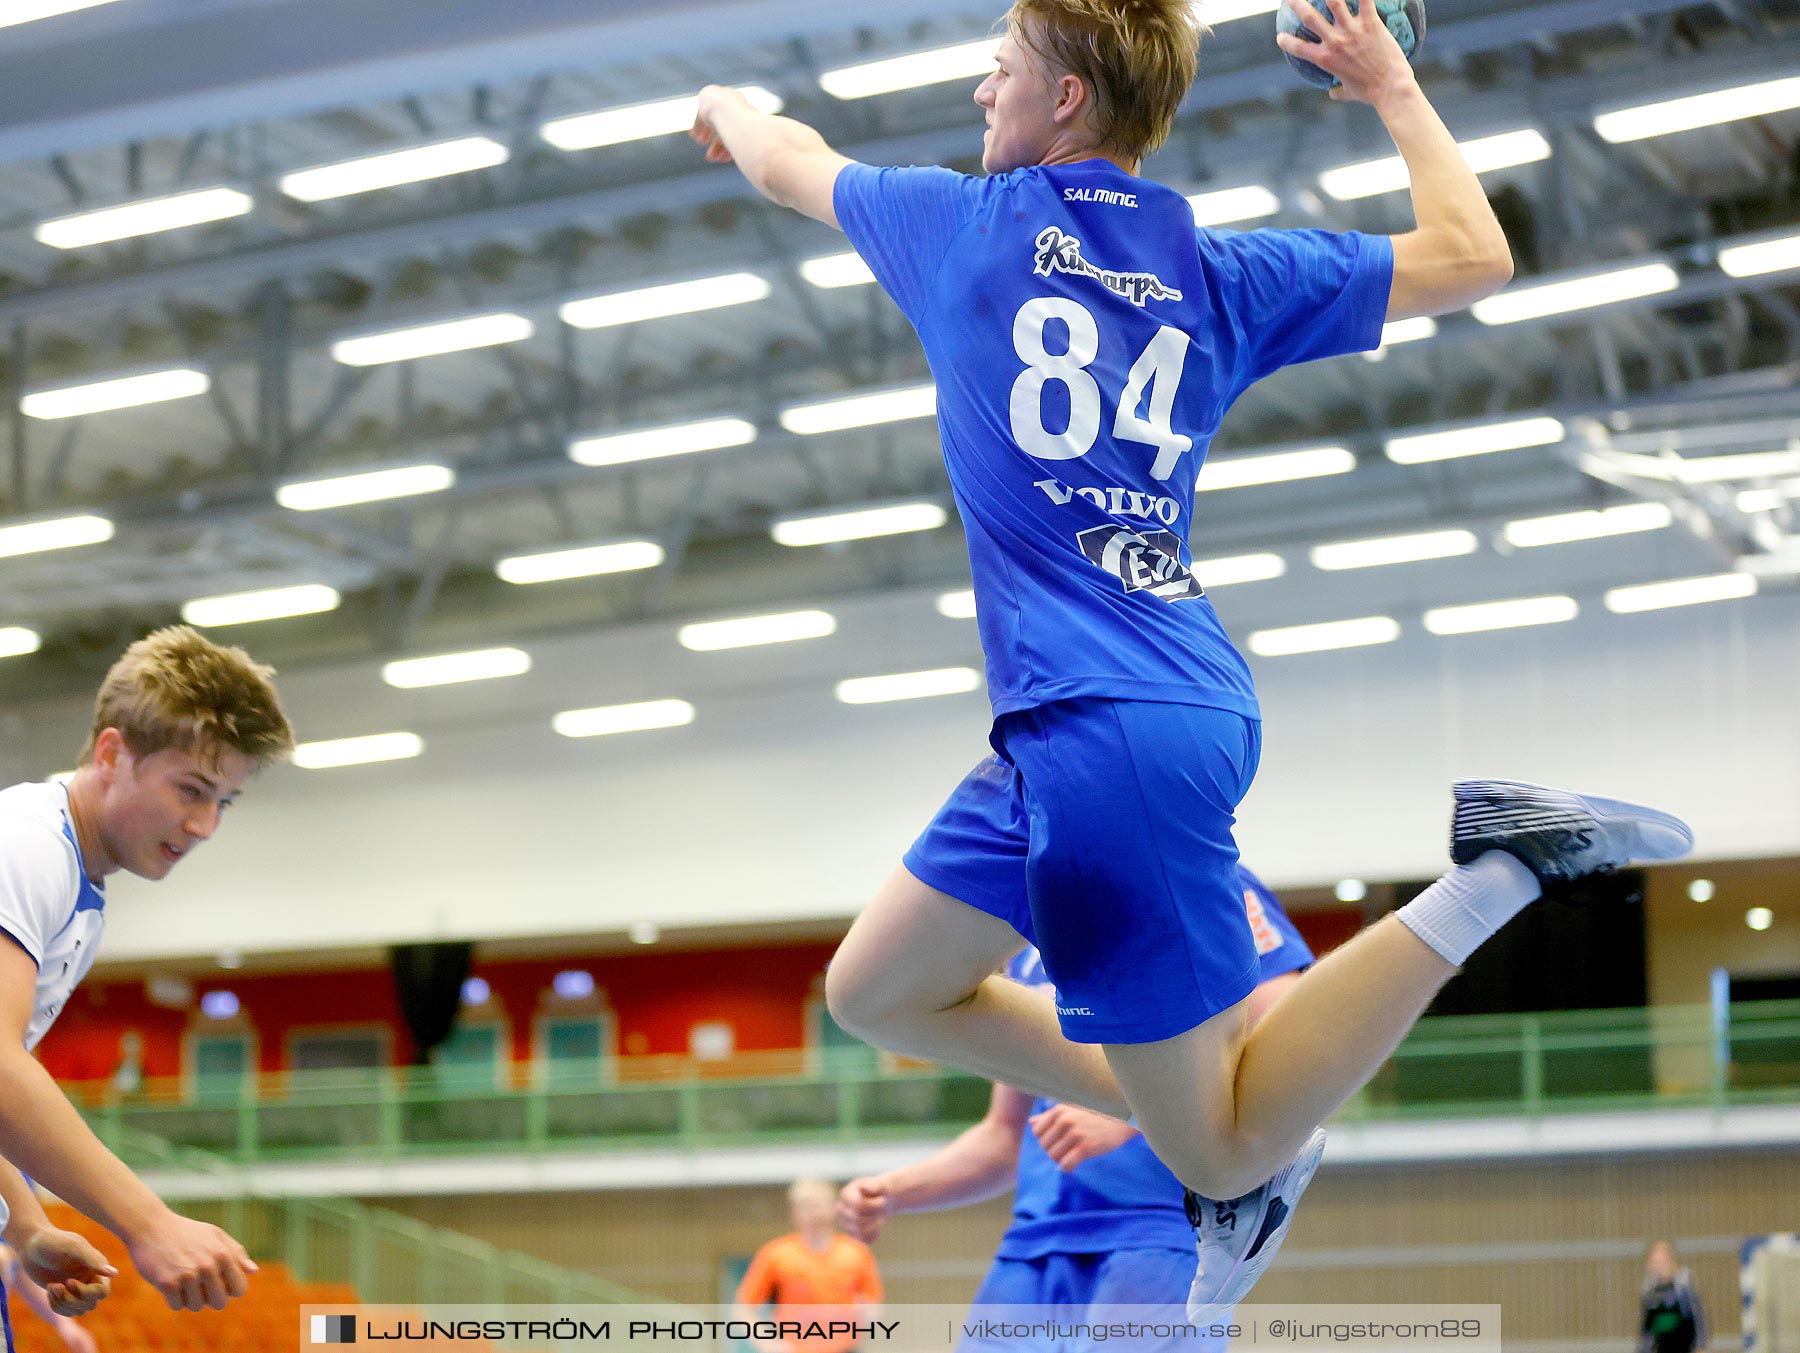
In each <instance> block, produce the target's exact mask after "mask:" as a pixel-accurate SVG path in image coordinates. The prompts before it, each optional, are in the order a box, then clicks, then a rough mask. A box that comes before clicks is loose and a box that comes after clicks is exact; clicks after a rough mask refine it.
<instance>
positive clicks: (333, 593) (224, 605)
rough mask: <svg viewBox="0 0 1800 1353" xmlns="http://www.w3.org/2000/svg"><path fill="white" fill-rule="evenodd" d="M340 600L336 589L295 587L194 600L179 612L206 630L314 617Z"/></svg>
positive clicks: (185, 618) (309, 585) (310, 586)
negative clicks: (222, 626) (295, 616)
mask: <svg viewBox="0 0 1800 1353" xmlns="http://www.w3.org/2000/svg"><path fill="white" fill-rule="evenodd" d="M340 600H341V598H340V597H339V596H338V593H337V589H336V588H333V587H326V586H325V585H324V584H323V583H303V584H301V585H300V586H298V587H269V588H264V589H262V590H260V591H256V592H232V593H229V594H228V595H226V596H221V597H197V598H195V599H194V600H193V601H190V602H188V603H187V605H185V606H183V607H182V608H181V618H182V619H183V620H185V621H187V623H188V624H190V625H198V626H200V627H201V628H202V629H206V628H208V627H210V626H213V625H251V624H255V623H256V622H257V621H259V620H285V619H287V618H288V617H289V616H294V615H318V614H319V613H320V612H321V611H335V610H336V609H337V607H338V602H339V601H340Z"/></svg>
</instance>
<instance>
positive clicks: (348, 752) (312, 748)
mask: <svg viewBox="0 0 1800 1353" xmlns="http://www.w3.org/2000/svg"><path fill="white" fill-rule="evenodd" d="M424 750H425V739H424V738H422V737H420V736H419V735H418V734H417V733H374V734H371V735H370V736H368V737H363V738H334V739H332V740H331V741H329V742H303V743H301V744H300V745H299V746H298V747H296V748H294V764H295V765H296V766H298V767H300V768H301V769H302V770H331V769H333V768H335V767H338V766H366V765H369V764H371V763H373V762H376V761H405V760H407V759H408V758H409V757H414V756H418V755H419V754H420V753H421V752H423V751H424Z"/></svg>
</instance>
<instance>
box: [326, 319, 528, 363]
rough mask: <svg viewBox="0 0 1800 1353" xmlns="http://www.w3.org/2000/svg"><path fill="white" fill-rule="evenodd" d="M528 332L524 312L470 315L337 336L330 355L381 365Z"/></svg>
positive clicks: (510, 338) (518, 337) (490, 343)
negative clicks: (433, 322)
mask: <svg viewBox="0 0 1800 1353" xmlns="http://www.w3.org/2000/svg"><path fill="white" fill-rule="evenodd" d="M531 335H532V325H531V321H530V320H528V319H526V318H525V316H523V315H509V314H500V315H470V316H469V317H468V318H466V319H453V320H445V321H444V322H442V323H439V324H421V325H417V326H415V327H413V328H410V329H391V330H389V331H387V332H386V333H379V334H364V335H362V336H360V337H358V338H340V339H339V340H338V341H337V342H335V343H333V344H332V345H331V355H332V357H333V358H335V359H336V360H337V361H340V362H342V363H343V364H344V365H345V366H381V365H384V364H385V363H388V362H410V361H412V360H413V359H415V358H418V357H435V356H437V355H439V354H440V353H446V352H467V351H469V350H470V349H471V348H491V347H494V346H495V345H497V344H500V343H518V342H520V341H522V340H524V339H527V338H530V337H531Z"/></svg>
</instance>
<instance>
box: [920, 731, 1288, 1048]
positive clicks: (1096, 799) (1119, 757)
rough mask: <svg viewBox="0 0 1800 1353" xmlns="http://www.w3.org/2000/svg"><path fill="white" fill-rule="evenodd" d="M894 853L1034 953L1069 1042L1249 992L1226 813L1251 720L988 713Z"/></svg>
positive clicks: (1251, 740) (1195, 1017) (1201, 1013)
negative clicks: (957, 780) (982, 744)
mask: <svg viewBox="0 0 1800 1353" xmlns="http://www.w3.org/2000/svg"><path fill="white" fill-rule="evenodd" d="M994 741H995V743H996V745H997V746H998V747H1000V748H1001V749H1002V752H1003V755H1002V757H999V758H992V759H990V760H988V761H984V762H983V763H982V764H981V765H979V766H977V767H976V768H975V770H974V771H973V772H971V774H970V775H969V776H968V777H967V778H966V779H965V780H964V781H963V783H962V784H961V785H960V786H959V787H958V788H957V790H956V791H955V793H953V794H952V795H951V796H950V799H949V801H948V802H946V803H945V804H944V806H943V808H942V809H940V810H939V812H938V815H937V817H936V818H934V819H933V820H932V822H931V825H930V826H928V827H927V828H926V829H925V831H924V832H923V833H922V834H921V835H920V837H919V839H918V840H917V841H915V842H914V843H913V846H912V849H910V850H909V851H907V853H906V856H905V860H904V863H905V865H906V868H907V869H908V870H909V871H910V872H911V873H912V875H913V876H914V877H915V878H917V879H918V880H919V881H920V882H922V883H925V884H927V885H928V886H930V887H933V888H936V889H937V890H938V891H940V892H944V893H948V894H949V895H950V896H951V897H954V898H956V899H958V900H959V901H962V902H966V903H967V904H969V905H970V906H972V907H975V908H977V909H979V910H981V911H985V912H987V913H988V914H989V915H991V916H995V917H998V918H999V919H1000V920H1002V921H1005V922H1007V924H1009V925H1011V926H1012V927H1013V929H1015V930H1017V931H1018V932H1019V934H1021V935H1022V936H1024V937H1025V938H1026V939H1027V940H1029V941H1031V942H1032V943H1033V944H1035V945H1036V946H1037V947H1038V950H1039V952H1040V953H1041V954H1042V955H1043V959H1044V968H1045V971H1046V973H1047V975H1048V976H1049V978H1050V980H1051V982H1053V983H1054V984H1055V986H1056V990H1057V1012H1058V1014H1059V1016H1060V1017H1061V1021H1062V1028H1063V1033H1064V1035H1065V1036H1066V1037H1068V1038H1069V1039H1070V1040H1071V1041H1073V1042H1077V1043H1152V1042H1156V1041H1158V1040H1159V1039H1164V1038H1173V1037H1174V1036H1175V1035H1177V1034H1181V1033H1186V1032H1187V1031H1188V1030H1189V1029H1192V1028H1194V1027H1195V1026H1197V1025H1199V1024H1203V1023H1204V1022H1205V1021H1207V1020H1208V1019H1211V1018H1212V1017H1213V1016H1214V1015H1216V1014H1218V1013H1219V1012H1220V1011H1221V1010H1226V1009H1229V1008H1230V1007H1231V1006H1233V1005H1236V1004H1237V1003H1238V1002H1239V1001H1241V1000H1243V999H1244V997H1246V996H1248V995H1249V994H1250V992H1251V990H1252V989H1253V988H1254V987H1255V986H1256V984H1257V982H1258V980H1259V978H1260V973H1259V965H1258V962H1257V943H1256V940H1255V938H1254V937H1253V935H1252V932H1251V928H1250V922H1249V920H1248V918H1247V917H1246V915H1245V911H1244V888H1243V886H1242V884H1241V883H1240V880H1239V874H1238V855H1237V846H1236V844H1235V843H1234V842H1233V841H1232V839H1231V829H1232V826H1233V825H1234V823H1235V821H1236V819H1235V818H1234V817H1233V812H1234V810H1235V809H1236V807H1237V805H1238V803H1239V801H1240V800H1241V799H1242V798H1243V796H1244V794H1245V793H1246V791H1248V790H1249V788H1250V781H1251V779H1252V777H1254V775H1255V774H1256V763H1257V759H1258V757H1259V756H1260V754H1261V749H1262V725H1261V724H1260V723H1259V722H1257V721H1256V720H1254V719H1246V718H1245V717H1244V716H1243V715H1241V714H1236V713H1233V712H1231V711H1229V710H1221V709H1210V708H1207V707H1206V706H1203V705H1169V704H1152V703H1149V702H1144V701H1121V700H1093V699H1079V700H1059V701H1057V702H1056V703H1054V704H1049V705H1041V706H1039V707H1037V708H1035V709H1027V710H1020V711H1017V712H1015V713H1012V714H1007V715H1003V716H1002V717H1001V718H1000V720H999V721H998V722H997V723H996V724H995V727H994Z"/></svg>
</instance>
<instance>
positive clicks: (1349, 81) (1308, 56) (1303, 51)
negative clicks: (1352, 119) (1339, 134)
mask: <svg viewBox="0 0 1800 1353" xmlns="http://www.w3.org/2000/svg"><path fill="white" fill-rule="evenodd" d="M1284 3H1285V4H1286V5H1287V6H1288V8H1290V9H1292V10H1293V11H1294V13H1296V14H1298V15H1299V16H1300V21H1301V22H1302V23H1304V24H1305V25H1306V27H1307V31H1309V32H1311V33H1314V34H1316V35H1317V36H1318V39H1319V40H1318V41H1317V42H1308V41H1307V40H1306V39H1305V38H1302V37H1298V36H1296V35H1295V34H1292V33H1278V34H1276V37H1275V42H1276V45H1278V46H1279V47H1280V48H1281V50H1282V51H1284V52H1286V53H1287V54H1288V55H1289V56H1295V57H1299V58H1300V59H1301V60H1303V61H1310V62H1312V63H1313V65H1315V66H1317V67H1318V68H1319V69H1320V70H1322V71H1325V72H1327V73H1328V74H1331V75H1335V76H1337V78H1338V83H1337V84H1336V85H1334V86H1332V89H1331V97H1332V98H1334V99H1337V100H1339V101H1340V102H1341V101H1344V100H1351V101H1354V102H1356V103H1367V104H1373V105H1374V106H1376V107H1380V105H1381V104H1382V102H1383V101H1384V100H1386V99H1388V98H1390V97H1392V95H1393V94H1395V93H1396V92H1398V91H1400V90H1404V89H1406V88H1407V87H1409V86H1411V85H1414V84H1416V83H1417V82H1418V81H1417V77H1416V76H1414V74H1413V68H1412V67H1411V66H1410V65H1408V64H1407V61H1406V55H1405V53H1403V52H1402V51H1401V50H1400V44H1399V43H1398V42H1396V41H1395V40H1394V35H1393V34H1392V33H1390V32H1388V29H1387V24H1386V22H1385V21H1383V19H1382V17H1381V15H1380V13H1379V12H1378V11H1377V9H1376V6H1375V0H1369V2H1368V3H1367V4H1358V6H1357V12H1356V13H1355V14H1352V13H1351V12H1350V7H1349V5H1347V4H1345V3H1344V0H1325V3H1326V4H1328V5H1329V6H1330V7H1331V22H1330V23H1321V22H1320V20H1319V12H1318V10H1316V9H1314V8H1313V7H1312V5H1310V4H1309V3H1307V0H1284Z"/></svg>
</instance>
